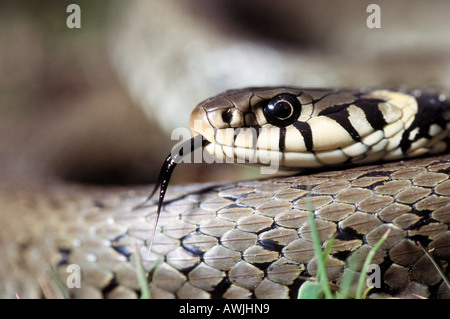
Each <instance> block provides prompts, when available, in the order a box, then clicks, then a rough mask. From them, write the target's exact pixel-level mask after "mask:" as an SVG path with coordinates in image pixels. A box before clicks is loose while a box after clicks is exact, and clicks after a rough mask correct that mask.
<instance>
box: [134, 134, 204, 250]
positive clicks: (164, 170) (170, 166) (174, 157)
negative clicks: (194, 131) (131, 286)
mask: <svg viewBox="0 0 450 319" xmlns="http://www.w3.org/2000/svg"><path fill="white" fill-rule="evenodd" d="M208 143H209V142H208V141H207V140H205V139H203V136H202V135H197V136H195V137H193V138H191V139H190V140H188V141H186V142H184V143H182V144H180V145H179V146H177V147H176V148H175V149H173V150H172V153H170V154H169V156H167V158H166V160H165V161H164V163H163V165H162V167H161V171H160V172H159V177H158V181H157V182H156V184H155V187H154V188H153V190H152V192H151V193H150V195H149V196H148V197H147V199H146V200H145V202H143V203H142V204H140V205H138V206H136V207H135V208H134V209H139V208H141V207H143V206H144V205H145V204H146V203H148V201H149V200H150V199H151V198H152V197H153V195H155V193H156V191H157V190H158V188H160V190H159V200H158V209H157V210H156V218H155V222H154V225H153V232H152V236H151V238H150V243H149V246H148V252H149V253H150V251H151V250H152V245H153V239H154V237H155V233H156V227H157V226H158V220H159V215H160V214H161V206H162V204H163V201H164V196H165V195H166V191H167V187H168V186H169V181H170V177H171V176H172V172H173V170H174V169H175V166H176V165H177V164H178V163H180V162H181V160H182V159H183V158H184V157H185V156H186V155H188V154H190V153H192V152H193V151H194V150H196V149H198V148H200V147H203V146H205V145H206V144H208Z"/></svg>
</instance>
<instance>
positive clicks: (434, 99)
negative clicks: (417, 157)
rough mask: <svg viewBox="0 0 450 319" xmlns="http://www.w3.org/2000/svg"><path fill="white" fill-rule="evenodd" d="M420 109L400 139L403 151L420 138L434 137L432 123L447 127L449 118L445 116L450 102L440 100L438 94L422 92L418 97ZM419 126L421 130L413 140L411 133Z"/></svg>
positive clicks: (449, 107) (449, 108)
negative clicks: (431, 133)
mask: <svg viewBox="0 0 450 319" xmlns="http://www.w3.org/2000/svg"><path fill="white" fill-rule="evenodd" d="M416 101H417V105H418V110H417V113H416V116H415V117H414V120H413V122H412V123H411V125H410V126H409V127H408V128H407V129H406V130H405V132H404V133H403V135H402V139H401V141H400V147H401V150H402V151H403V153H405V152H406V151H407V150H408V149H409V148H410V147H411V144H412V143H413V142H415V141H417V140H419V139H420V138H428V139H430V138H432V136H430V135H429V129H430V126H431V125H432V124H437V125H439V126H440V127H441V128H445V126H446V122H447V120H446V119H445V117H444V116H443V114H445V113H446V112H448V111H449V110H450V103H449V102H448V101H447V100H445V101H440V100H439V97H438V96H437V95H436V94H422V95H421V96H419V97H416ZM417 127H418V128H419V132H418V133H417V134H416V135H415V136H414V138H413V139H412V140H410V139H409V135H410V133H411V132H412V131H413V130H414V129H415V128H417Z"/></svg>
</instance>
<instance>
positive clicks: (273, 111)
mask: <svg viewBox="0 0 450 319" xmlns="http://www.w3.org/2000/svg"><path fill="white" fill-rule="evenodd" d="M263 112H264V116H265V117H266V120H267V122H269V123H270V124H272V125H275V126H279V127H282V126H288V125H290V124H292V123H294V122H295V121H296V120H297V119H298V117H299V115H300V112H301V104H300V102H299V101H298V100H297V97H296V96H294V95H290V94H280V95H277V96H276V97H274V98H273V99H271V100H270V101H269V103H267V105H266V106H265V107H264V109H263Z"/></svg>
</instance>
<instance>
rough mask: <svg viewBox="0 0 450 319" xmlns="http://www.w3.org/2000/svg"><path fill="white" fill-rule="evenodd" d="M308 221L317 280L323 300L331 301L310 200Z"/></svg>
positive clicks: (308, 202)
mask: <svg viewBox="0 0 450 319" xmlns="http://www.w3.org/2000/svg"><path fill="white" fill-rule="evenodd" d="M307 210H308V221H309V225H310V228H311V236H312V239H313V245H314V253H315V256H316V259H317V278H318V279H320V283H321V285H322V289H323V292H324V295H325V298H327V299H332V298H333V294H332V292H331V288H330V284H329V281H328V274H327V267H326V262H325V258H324V255H323V251H322V244H321V242H320V236H319V232H318V230H317V225H316V221H315V219H314V213H313V207H312V203H311V201H310V200H308V201H307Z"/></svg>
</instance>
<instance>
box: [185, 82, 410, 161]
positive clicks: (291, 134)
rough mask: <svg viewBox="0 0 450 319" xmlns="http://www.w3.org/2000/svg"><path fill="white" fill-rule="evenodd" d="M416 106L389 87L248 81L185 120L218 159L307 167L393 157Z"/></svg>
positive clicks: (406, 97)
mask: <svg viewBox="0 0 450 319" xmlns="http://www.w3.org/2000/svg"><path fill="white" fill-rule="evenodd" d="M416 113H417V102H416V100H415V99H414V98H413V97H412V96H410V95H408V94H403V93H399V92H391V91H387V90H378V91H370V92H368V93H365V92H362V91H349V90H328V89H301V88H289V87H283V88H270V87H269V88H247V89H241V90H231V91H226V92H224V93H222V94H219V95H217V96H215V97H213V98H210V99H207V100H205V101H203V102H202V103H200V104H199V105H198V106H197V107H196V108H195V109H194V110H193V112H192V114H191V119H190V126H191V131H192V133H193V134H194V136H196V135H202V136H203V137H204V138H205V139H206V140H207V141H208V142H209V144H208V145H206V147H205V151H206V152H208V153H209V154H210V155H212V156H214V157H216V158H218V159H220V160H222V161H224V160H225V161H229V160H230V159H231V161H234V162H237V163H249V164H257V165H270V163H271V162H273V161H276V162H277V163H278V164H279V166H280V167H281V168H287V169H289V168H309V167H321V166H326V165H340V164H346V163H364V162H372V161H376V160H379V159H381V158H383V157H386V156H391V157H392V158H394V157H395V156H396V154H397V155H398V154H400V153H401V149H400V147H401V145H400V142H401V139H402V133H403V131H404V130H405V128H406V127H408V125H410V124H411V122H412V121H413V119H414V115H415V114H416Z"/></svg>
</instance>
